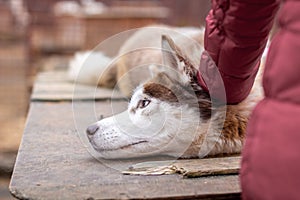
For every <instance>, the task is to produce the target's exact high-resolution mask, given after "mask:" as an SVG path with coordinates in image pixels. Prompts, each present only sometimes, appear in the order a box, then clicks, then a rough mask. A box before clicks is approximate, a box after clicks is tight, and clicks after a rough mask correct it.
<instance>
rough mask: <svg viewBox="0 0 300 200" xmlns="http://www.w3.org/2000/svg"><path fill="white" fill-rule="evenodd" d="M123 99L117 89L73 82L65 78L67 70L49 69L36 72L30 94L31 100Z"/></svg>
mask: <svg viewBox="0 0 300 200" xmlns="http://www.w3.org/2000/svg"><path fill="white" fill-rule="evenodd" d="M107 99H116V100H118V99H124V96H123V95H122V94H121V93H120V92H119V91H118V90H114V91H113V90H111V89H107V88H100V87H94V86H90V85H83V84H74V83H72V82H70V81H68V80H67V72H65V71H50V72H41V73H39V74H38V76H37V79H36V82H35V84H34V87H33V92H32V95H31V100H32V101H72V100H107Z"/></svg>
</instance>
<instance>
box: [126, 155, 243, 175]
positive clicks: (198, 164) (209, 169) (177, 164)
mask: <svg viewBox="0 0 300 200" xmlns="http://www.w3.org/2000/svg"><path fill="white" fill-rule="evenodd" d="M240 160H241V157H240V156H230V157H219V158H206V159H186V160H176V161H173V162H172V161H154V162H146V163H138V164H136V165H133V166H131V167H130V168H129V169H128V170H125V171H123V174H127V175H162V174H175V173H178V174H182V175H183V177H186V178H197V177H202V176H209V175H227V174H238V172H239V169H240Z"/></svg>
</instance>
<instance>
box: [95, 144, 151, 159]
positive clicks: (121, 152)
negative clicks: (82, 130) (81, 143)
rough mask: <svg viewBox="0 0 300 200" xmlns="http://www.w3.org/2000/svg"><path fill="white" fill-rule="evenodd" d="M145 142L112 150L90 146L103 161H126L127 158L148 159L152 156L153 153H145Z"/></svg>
mask: <svg viewBox="0 0 300 200" xmlns="http://www.w3.org/2000/svg"><path fill="white" fill-rule="evenodd" d="M146 143H147V141H144V140H141V141H139V142H134V143H130V144H127V145H123V146H121V147H118V148H113V149H103V148H99V147H97V146H96V145H95V144H93V143H92V142H91V144H92V146H93V148H94V149H95V150H96V151H97V152H98V153H99V157H100V158H103V159H108V160H111V159H127V158H138V157H148V156H150V155H153V152H151V151H147V148H145V147H143V145H144V146H145V145H146Z"/></svg>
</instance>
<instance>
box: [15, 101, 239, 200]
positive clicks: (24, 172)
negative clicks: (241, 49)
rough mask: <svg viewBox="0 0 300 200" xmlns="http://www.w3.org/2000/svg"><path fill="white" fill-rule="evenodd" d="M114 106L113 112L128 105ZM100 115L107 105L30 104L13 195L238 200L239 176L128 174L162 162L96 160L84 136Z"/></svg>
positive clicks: (116, 104) (107, 109) (157, 159)
mask: <svg viewBox="0 0 300 200" xmlns="http://www.w3.org/2000/svg"><path fill="white" fill-rule="evenodd" d="M114 103H115V104H114V111H116V112H119V111H121V110H124V109H125V108H126V104H127V102H114ZM73 104H74V102H73ZM91 107H95V108H96V109H95V110H91ZM95 112H96V114H95ZM100 114H102V115H104V116H108V115H111V114H112V111H111V102H96V103H95V104H94V102H76V104H75V105H72V103H71V102H60V103H53V102H47V103H45V102H32V103H31V108H30V111H29V116H28V121H27V126H26V128H25V131H24V135H23V139H22V143H21V146H20V150H19V153H18V157H17V161H16V165H15V168H14V172H13V175H12V180H11V183H10V191H11V193H12V194H13V195H14V196H15V197H17V198H19V199H53V198H55V199H142V198H143V199H144V198H145V199H157V198H160V199H183V198H185V199H186V198H188V199H195V198H199V199H209V198H211V199H230V198H239V196H240V187H239V179H238V176H237V175H226V176H209V177H202V178H195V179H184V178H182V177H181V176H179V175H176V174H173V175H162V176H128V175H123V174H122V171H123V170H126V169H128V167H129V166H132V165H135V164H137V163H141V162H153V161H161V160H166V158H157V157H154V158H143V159H128V160H101V159H98V160H97V159H95V158H94V157H93V156H92V155H94V156H96V155H95V154H94V153H93V152H92V151H88V149H89V145H88V144H87V143H85V142H84V139H83V138H84V137H83V136H84V135H85V133H84V130H85V128H86V126H87V125H88V124H90V123H92V122H94V121H95V115H96V116H97V115H100ZM74 121H75V122H76V123H75V124H74ZM80 138H81V139H80ZM167 159H169V160H170V158H167Z"/></svg>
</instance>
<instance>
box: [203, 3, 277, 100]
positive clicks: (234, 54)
mask: <svg viewBox="0 0 300 200" xmlns="http://www.w3.org/2000/svg"><path fill="white" fill-rule="evenodd" d="M278 7H279V1H278V0H277V1H276V0H230V1H229V0H212V9H211V10H210V12H209V14H208V16H207V18H206V30H205V39H204V44H205V45H204V46H205V50H206V52H205V53H204V54H203V55H202V57H201V64H200V69H199V71H200V72H199V74H198V77H199V80H200V81H199V82H200V83H201V82H202V84H203V81H201V78H203V79H204V82H205V83H206V85H208V84H210V83H213V81H214V77H213V76H212V75H211V74H213V73H209V71H212V69H210V68H212V66H214V65H213V62H214V63H215V65H216V66H217V67H218V70H219V72H220V74H221V76H222V79H223V82H224V86H225V92H226V98H227V103H229V104H235V103H239V102H241V101H242V100H243V99H245V98H246V97H247V96H248V94H249V92H250V90H251V88H252V85H253V83H254V79H255V76H256V73H257V71H258V68H259V63H260V57H261V55H262V53H263V51H264V48H265V45H266V43H267V39H268V35H269V32H270V30H271V28H272V24H273V20H274V18H275V14H276V11H277V10H278ZM207 53H208V55H209V56H208V55H207ZM205 54H206V55H205ZM212 87H213V90H214V91H213V96H214V94H215V95H216V98H218V89H219V88H218V87H221V86H219V85H217V84H216V83H214V84H213V86H212ZM212 87H209V86H208V88H209V89H211V88H212Z"/></svg>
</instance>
